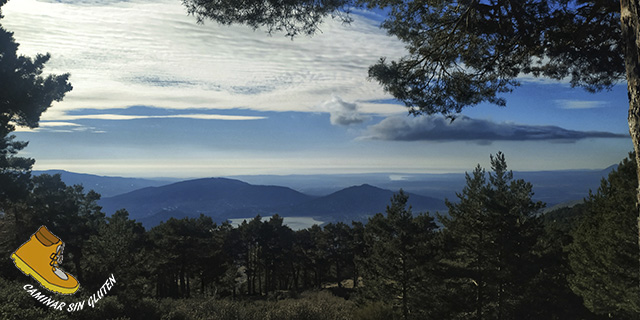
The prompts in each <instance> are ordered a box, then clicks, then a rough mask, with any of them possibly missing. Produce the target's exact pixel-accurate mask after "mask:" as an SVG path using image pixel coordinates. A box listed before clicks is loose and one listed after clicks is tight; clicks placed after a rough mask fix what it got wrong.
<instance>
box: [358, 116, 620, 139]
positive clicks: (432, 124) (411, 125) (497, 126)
mask: <svg viewBox="0 0 640 320" xmlns="http://www.w3.org/2000/svg"><path fill="white" fill-rule="evenodd" d="M628 137H629V136H628V135H627V134H617V133H611V132H600V131H576V130H568V129H564V128H561V127H557V126H540V125H525V124H517V123H510V122H501V123H497V122H493V121H490V120H481V119H472V118H469V117H466V116H462V117H459V118H457V119H456V120H455V121H453V122H451V121H449V120H447V119H445V118H443V117H435V116H432V117H396V116H393V117H389V118H386V119H384V120H382V121H381V122H380V123H378V124H375V125H373V126H370V127H369V128H368V131H367V133H366V134H365V135H363V136H362V137H361V139H376V140H396V141H437V142H446V141H473V142H477V143H482V144H484V143H491V142H492V141H530V140H531V141H541V140H545V141H562V142H575V141H577V140H581V139H587V138H628Z"/></svg>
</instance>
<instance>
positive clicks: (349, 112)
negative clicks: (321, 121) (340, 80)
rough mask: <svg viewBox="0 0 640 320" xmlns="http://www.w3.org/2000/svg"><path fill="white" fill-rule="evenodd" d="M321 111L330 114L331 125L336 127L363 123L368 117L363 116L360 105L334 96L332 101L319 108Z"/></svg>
mask: <svg viewBox="0 0 640 320" xmlns="http://www.w3.org/2000/svg"><path fill="white" fill-rule="evenodd" d="M318 108H319V109H320V110H321V111H325V112H329V114H330V115H331V117H330V120H331V124H333V125H336V126H348V125H352V124H359V123H363V122H364V121H366V120H367V119H369V117H368V116H366V115H363V114H362V113H361V112H360V110H359V108H358V105H356V104H355V103H351V102H346V101H344V100H342V98H340V97H338V96H333V97H332V98H331V100H327V101H325V102H323V103H322V104H321V105H320V106H319V107H318Z"/></svg>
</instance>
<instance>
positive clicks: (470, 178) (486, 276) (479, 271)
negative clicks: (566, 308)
mask: <svg viewBox="0 0 640 320" xmlns="http://www.w3.org/2000/svg"><path fill="white" fill-rule="evenodd" d="M491 166H492V172H490V173H489V174H488V177H489V179H488V181H487V177H486V176H487V175H486V174H485V170H484V169H482V168H481V167H480V166H479V165H478V166H477V167H476V169H475V170H474V171H473V173H472V174H471V175H469V174H467V175H466V180H467V185H466V186H465V188H464V189H463V190H462V193H461V194H458V198H459V202H458V203H452V202H450V201H447V206H448V207H449V216H448V217H446V216H441V217H440V220H441V222H442V224H443V226H444V230H443V237H444V241H445V250H446V251H447V252H448V254H447V255H446V256H445V258H444V259H443V263H444V264H445V265H447V267H448V269H449V272H448V274H449V279H448V283H449V286H450V288H451V289H452V291H453V294H452V295H451V297H449V299H451V300H450V301H451V303H452V306H453V307H452V308H453V309H452V310H453V311H452V313H453V314H451V315H450V317H451V318H454V317H455V318H462V319H523V318H526V313H527V310H526V306H527V304H526V303H527V301H526V293H527V292H528V291H529V286H528V285H529V284H530V282H531V281H532V279H533V278H534V276H535V275H536V273H537V271H538V270H537V269H536V259H537V257H536V254H535V246H536V242H537V240H538V237H539V235H540V233H541V230H542V229H541V225H540V223H539V219H538V218H537V213H538V211H539V210H540V209H541V208H542V207H543V205H542V203H540V202H534V201H533V200H532V199H531V197H532V195H533V192H532V188H533V187H532V185H531V184H530V183H527V182H524V181H523V180H514V178H513V173H512V172H511V171H508V170H507V164H506V161H505V157H504V154H502V153H498V154H497V155H496V156H495V157H493V156H492V157H491Z"/></svg>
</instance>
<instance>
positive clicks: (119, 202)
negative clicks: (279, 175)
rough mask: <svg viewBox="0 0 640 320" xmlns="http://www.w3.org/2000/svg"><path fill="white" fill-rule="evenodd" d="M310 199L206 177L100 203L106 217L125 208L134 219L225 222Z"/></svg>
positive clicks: (279, 189)
mask: <svg viewBox="0 0 640 320" xmlns="http://www.w3.org/2000/svg"><path fill="white" fill-rule="evenodd" d="M312 198H313V197H311V196H308V195H305V194H302V193H300V192H297V191H295V190H292V189H289V188H286V187H278V186H256V185H251V184H248V183H245V182H242V181H239V180H232V179H224V178H207V179H196V180H188V181H182V182H177V183H173V184H170V185H166V186H162V187H149V188H143V189H140V190H136V191H133V192H129V193H126V194H122V195H118V196H115V197H110V198H104V199H102V200H100V202H99V204H100V205H101V206H103V208H104V211H105V212H106V213H107V214H112V213H113V212H115V210H118V209H121V208H126V209H127V210H128V211H129V213H130V214H131V217H132V218H134V219H140V218H144V217H148V216H151V215H153V214H156V213H158V212H161V211H182V212H186V213H204V214H206V215H209V216H211V217H214V218H216V217H220V218H224V219H228V218H234V217H238V216H240V217H247V216H255V215H256V214H261V215H266V214H273V213H276V212H278V210H279V209H281V208H287V207H290V206H292V205H295V204H298V203H301V202H303V201H307V200H310V199H312ZM165 215H166V212H165Z"/></svg>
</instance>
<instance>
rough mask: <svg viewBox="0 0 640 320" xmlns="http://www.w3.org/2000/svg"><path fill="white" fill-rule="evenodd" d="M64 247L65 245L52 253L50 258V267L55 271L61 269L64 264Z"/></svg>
mask: <svg viewBox="0 0 640 320" xmlns="http://www.w3.org/2000/svg"><path fill="white" fill-rule="evenodd" d="M62 246H63V245H60V246H58V249H57V250H56V252H54V253H52V254H51V255H50V256H49V258H51V262H49V265H50V266H51V267H52V268H53V271H56V269H58V268H59V267H60V264H61V263H62Z"/></svg>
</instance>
